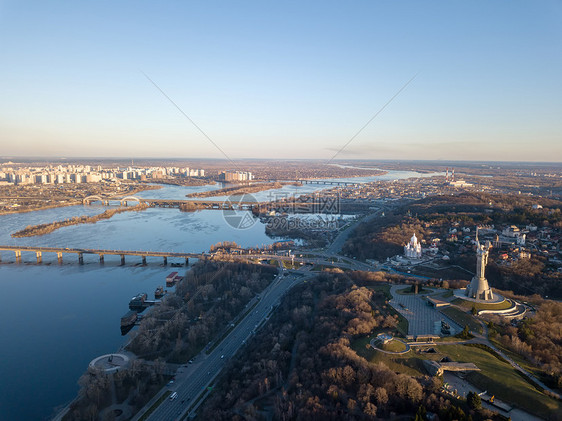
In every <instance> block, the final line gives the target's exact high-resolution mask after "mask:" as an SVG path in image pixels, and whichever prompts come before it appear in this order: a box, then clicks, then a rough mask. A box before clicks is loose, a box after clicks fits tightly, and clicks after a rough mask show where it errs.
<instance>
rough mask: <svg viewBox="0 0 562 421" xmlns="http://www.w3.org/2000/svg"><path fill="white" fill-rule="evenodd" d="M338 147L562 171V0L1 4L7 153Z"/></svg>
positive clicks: (287, 151)
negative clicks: (553, 166)
mask: <svg viewBox="0 0 562 421" xmlns="http://www.w3.org/2000/svg"><path fill="white" fill-rule="evenodd" d="M145 75H146V76H145ZM147 77H148V78H150V79H151V80H152V81H153V82H154V84H156V85H157V86H158V88H159V89H158V88H157V87H155V85H154V84H153V83H151V82H150V80H149V79H148V78H147ZM412 78H413V80H412ZM409 81H410V82H409ZM408 82H409V83H408ZM405 85H406V86H405ZM404 86H405V87H404ZM162 92H164V93H165V95H167V97H166V96H165V95H164V94H163V93H162ZM389 101H390V102H389ZM174 104H175V105H174ZM385 104H386V106H385ZM377 113H378V114H377ZM186 116H187V117H186ZM374 116H376V117H375V118H374V119H372V118H373V117H374ZM371 119H372V121H370V120H371ZM190 120H191V121H190ZM369 121H370V123H369V124H368V125H367V126H366V127H364V126H365V124H366V123H367V122H369ZM363 127H364V128H363ZM198 128H199V129H201V130H199V129H198ZM362 128H363V130H361V129H362ZM202 132H204V133H205V134H203V133H202ZM355 135H356V136H355ZM354 136H355V137H354ZM209 139H210V140H209ZM348 142H349V143H348ZM213 143H214V144H213ZM346 144H347V146H345V145H346ZM215 145H217V146H218V147H219V148H220V149H221V150H222V151H223V152H224V154H223V153H222V152H221V151H220V150H219V149H218V148H217V147H216V146H215ZM344 146H345V147H344ZM342 148H343V149H342ZM336 154H337V156H336V158H337V159H404V160H407V159H431V160H488V161H490V160H492V161H493V160H497V161H549V162H560V161H562V1H560V0H556V1H554V0H550V1H549V0H544V1H543V0H537V1H517V0H503V1H501V0H498V1H493V2H490V1H464V2H461V1H434V2H420V1H379V0H370V1H346V2H342V1H283V2H280V1H268V0H261V1H244V0H240V1H236V2H232V1H213V0H209V1H162V2H149V1H140V0H136V1H118V2H116V1H95V2H79V1H49V2H45V1H26V0H16V1H10V0H8V1H6V0H0V156H4V157H9V156H14V157H18V156H20V157H25V156H43V157H91V156H95V157H116V158H121V157H138V158H142V157H169V158H223V157H224V155H226V156H228V157H229V158H230V159H237V158H274V159H283V158H287V159H291V158H310V159H322V160H330V159H331V158H333V157H334V155H336Z"/></svg>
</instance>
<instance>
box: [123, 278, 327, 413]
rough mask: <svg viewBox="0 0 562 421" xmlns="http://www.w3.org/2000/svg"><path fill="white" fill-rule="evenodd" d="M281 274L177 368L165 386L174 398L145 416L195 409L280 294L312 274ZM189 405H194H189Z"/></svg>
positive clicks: (278, 298) (261, 322) (257, 327)
mask: <svg viewBox="0 0 562 421" xmlns="http://www.w3.org/2000/svg"><path fill="white" fill-rule="evenodd" d="M284 273H285V275H283V274H280V275H278V276H277V277H276V278H275V279H274V280H273V282H272V283H271V284H270V285H269V286H268V287H267V288H266V289H265V290H264V291H263V292H262V293H261V294H260V295H261V299H260V300H259V301H258V303H257V305H256V306H255V307H254V308H253V309H252V310H251V312H250V313H248V314H247V315H246V317H245V318H244V319H242V320H241V321H240V322H239V323H238V324H237V325H236V326H235V327H234V328H233V329H232V331H231V332H230V333H229V335H228V336H227V337H226V338H225V339H224V340H223V341H222V342H221V343H219V344H218V345H217V346H216V347H215V348H214V349H213V351H211V353H210V354H209V355H207V354H206V353H205V351H202V352H201V353H200V354H199V355H198V356H197V357H196V358H194V360H193V364H187V365H185V366H183V367H182V368H180V369H179V370H178V374H177V375H176V380H175V382H174V383H173V384H171V385H168V388H169V390H171V391H172V392H176V393H177V398H175V399H173V400H172V399H169V398H168V399H166V400H165V401H163V402H162V404H160V406H158V408H157V409H156V410H155V411H154V412H153V413H152V414H151V415H150V416H149V418H148V419H149V420H151V421H169V420H179V419H181V418H182V417H183V416H185V415H186V414H187V411H188V410H190V412H193V411H194V410H195V409H196V406H194V405H193V403H194V402H195V401H197V399H198V398H199V396H200V395H201V394H202V393H204V392H205V391H206V390H207V387H208V386H209V385H211V384H212V382H213V380H214V379H215V377H216V376H217V375H218V374H219V373H220V371H221V370H222V369H223V368H224V366H225V365H226V364H227V362H228V360H229V359H230V358H231V357H232V356H233V355H234V354H236V352H237V351H238V350H239V349H240V348H241V347H242V346H243V345H244V344H245V343H246V340H247V339H248V338H250V337H251V336H252V335H253V334H255V332H256V331H257V330H258V329H259V328H260V327H261V325H262V324H264V323H265V322H266V320H267V318H268V317H269V315H270V314H271V312H272V310H273V308H274V307H275V306H276V305H277V304H278V303H279V301H280V299H281V297H282V296H283V295H284V294H285V293H286V292H287V291H288V290H289V289H291V288H292V287H293V286H294V285H296V284H298V283H300V282H303V281H304V280H306V279H310V278H312V277H314V276H315V275H316V274H314V273H307V272H305V271H302V272H296V271H290V272H289V271H284ZM244 311H247V310H244ZM161 393H164V391H162V392H161ZM161 393H159V394H158V396H160V395H161ZM198 404H199V402H198ZM192 406H194V407H193V408H191V407H192ZM148 407H150V403H149V404H147V405H146V407H145V408H143V410H141V411H140V412H139V413H138V414H137V415H136V416H135V417H134V418H133V420H138V419H139V418H140V417H141V416H142V414H144V412H145V411H146V409H147V408H148Z"/></svg>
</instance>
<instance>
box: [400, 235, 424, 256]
mask: <svg viewBox="0 0 562 421" xmlns="http://www.w3.org/2000/svg"><path fill="white" fill-rule="evenodd" d="M404 255H405V256H406V257H407V258H409V259H420V258H421V255H422V250H421V244H420V243H419V242H418V238H417V237H416V234H415V233H414V235H412V238H410V242H409V243H408V244H406V245H405V246H404Z"/></svg>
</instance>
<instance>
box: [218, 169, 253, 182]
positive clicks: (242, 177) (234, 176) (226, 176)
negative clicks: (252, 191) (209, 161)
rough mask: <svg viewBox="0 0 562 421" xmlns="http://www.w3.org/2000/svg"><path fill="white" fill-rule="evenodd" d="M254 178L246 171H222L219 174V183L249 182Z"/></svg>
mask: <svg viewBox="0 0 562 421" xmlns="http://www.w3.org/2000/svg"><path fill="white" fill-rule="evenodd" d="M253 179H254V176H253V175H252V173H251V172H246V171H222V172H221V173H220V174H219V180H220V181H228V182H232V181H250V180H253Z"/></svg>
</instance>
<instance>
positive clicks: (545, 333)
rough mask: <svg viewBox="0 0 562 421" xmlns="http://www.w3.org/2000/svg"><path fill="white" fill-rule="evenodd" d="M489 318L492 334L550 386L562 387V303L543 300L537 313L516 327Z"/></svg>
mask: <svg viewBox="0 0 562 421" xmlns="http://www.w3.org/2000/svg"><path fill="white" fill-rule="evenodd" d="M492 320H493V321H492V323H490V334H491V336H492V337H497V339H498V340H499V341H500V343H501V344H502V345H503V346H505V347H506V348H507V349H509V350H511V351H513V352H515V353H517V354H520V355H521V356H523V357H524V358H525V359H526V360H528V361H529V362H531V363H532V364H534V365H536V366H538V367H539V368H540V369H541V370H543V371H544V372H545V374H546V379H545V381H546V382H547V383H548V384H549V385H550V386H551V387H553V388H555V389H562V303H560V302H555V301H546V300H545V301H543V302H542V303H541V304H540V306H539V308H538V310H537V312H536V314H534V315H533V316H532V317H529V318H526V319H525V320H523V321H522V322H520V323H519V324H518V325H517V326H513V325H511V324H510V323H508V322H506V321H503V320H501V319H500V318H497V317H495V318H492Z"/></svg>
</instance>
